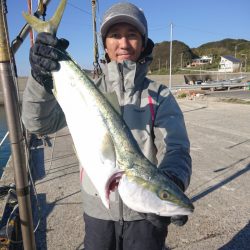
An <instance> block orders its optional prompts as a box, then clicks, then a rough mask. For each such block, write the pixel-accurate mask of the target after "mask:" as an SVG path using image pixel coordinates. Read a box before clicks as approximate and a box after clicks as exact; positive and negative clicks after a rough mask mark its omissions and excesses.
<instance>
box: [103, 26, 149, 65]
mask: <svg viewBox="0 0 250 250" xmlns="http://www.w3.org/2000/svg"><path fill="white" fill-rule="evenodd" d="M143 50H144V48H143V46H142V36H141V34H140V33H139V32H138V30H137V29H136V28H135V27H134V26H132V25H130V24H126V23H119V24H115V25H114V26H112V27H111V28H110V30H109V31H108V33H107V36H106V39H105V51H106V53H108V56H109V58H110V60H111V61H117V62H122V61H124V60H131V61H134V62H136V61H137V60H138V58H139V57H140V54H141V52H142V51H143Z"/></svg>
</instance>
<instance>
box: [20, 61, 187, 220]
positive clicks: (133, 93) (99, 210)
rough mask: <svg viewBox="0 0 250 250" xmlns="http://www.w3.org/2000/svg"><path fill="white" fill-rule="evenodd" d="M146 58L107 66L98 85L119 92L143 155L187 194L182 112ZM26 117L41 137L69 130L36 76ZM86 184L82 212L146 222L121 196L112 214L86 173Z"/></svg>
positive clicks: (26, 96)
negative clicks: (150, 71)
mask: <svg viewBox="0 0 250 250" xmlns="http://www.w3.org/2000/svg"><path fill="white" fill-rule="evenodd" d="M145 59H146V60H140V62H131V61H124V62H123V63H117V62H115V61H111V62H109V63H108V64H105V65H104V67H103V74H102V76H101V77H100V78H99V79H98V80H97V81H96V85H97V86H98V87H99V89H100V90H101V91H102V92H108V93H109V92H115V93H116V95H117V98H118V102H119V106H120V110H121V115H122V117H123V119H124V121H125V122H126V124H127V125H128V127H129V128H130V130H131V132H132V134H133V136H134V137H135V139H136V141H137V143H138V145H139V147H140V149H141V150H142V152H143V153H144V155H145V156H146V157H147V158H148V159H149V160H150V161H151V162H152V163H154V164H155V165H156V166H157V167H158V168H159V169H160V170H161V171H163V172H164V173H166V174H167V175H170V176H172V177H173V179H174V180H175V181H176V182H177V184H178V185H179V186H180V187H181V188H182V189H183V190H185V189H186V188H187V187H188V185H189V182H190V176H191V157H190V153H189V150H190V143H189V139H188V135H187V131H186V127H185V122H184V118H183V114H182V112H181V110H180V108H179V106H178V104H177V102H176V100H175V98H174V96H173V95H172V94H171V92H170V91H169V89H168V88H167V87H166V86H164V85H161V84H159V83H157V82H154V81H151V80H150V79H148V78H147V77H146V74H147V70H148V64H149V63H150V62H151V58H150V57H146V58H145ZM22 119H23V123H24V125H25V127H26V128H27V129H28V130H29V131H30V132H33V133H36V134H40V135H44V134H49V133H54V132H56V131H57V130H59V129H61V128H62V127H64V126H66V121H65V117H64V114H63V111H62V110H61V108H60V106H59V105H58V103H57V102H56V100H55V98H54V96H53V95H51V94H49V93H47V92H46V91H45V89H44V88H43V87H42V86H41V85H39V84H38V83H37V82H36V81H35V80H34V79H33V78H32V77H30V78H29V80H28V83H27V86H26V89H25V92H24V96H23V112H22ZM80 168H81V167H80ZM80 171H81V170H80ZM97 174H98V173H97ZM81 183H82V195H83V208H84V212H85V213H87V214H88V215H89V216H92V217H95V218H99V219H105V220H114V221H117V220H121V219H122V220H125V221H131V220H139V219H142V218H143V217H142V215H141V214H139V213H137V212H136V211H133V210H131V209H129V208H128V207H126V205H124V204H123V203H122V201H121V200H120V198H119V195H118V192H113V193H112V194H111V196H110V209H109V210H108V209H106V208H105V207H104V205H103V204H102V202H101V200H100V197H99V195H98V193H97V191H96V189H95V188H94V186H93V184H92V183H91V180H90V179H89V178H88V176H87V175H86V174H83V175H82V178H81Z"/></svg>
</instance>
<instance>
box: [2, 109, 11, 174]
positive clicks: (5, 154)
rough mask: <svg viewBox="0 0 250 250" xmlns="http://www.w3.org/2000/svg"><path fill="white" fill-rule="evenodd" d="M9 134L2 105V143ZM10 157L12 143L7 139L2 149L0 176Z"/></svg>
mask: <svg viewBox="0 0 250 250" xmlns="http://www.w3.org/2000/svg"><path fill="white" fill-rule="evenodd" d="M7 132H8V127H7V121H6V116H5V110H4V106H3V105H0V142H1V141H2V139H3V138H4V136H5V135H6V133H7ZM9 157H10V141H9V138H8V137H7V138H6V139H5V141H4V143H3V144H2V145H1V147H0V176H2V173H3V171H4V167H5V166H6V163H7V161H8V159H9Z"/></svg>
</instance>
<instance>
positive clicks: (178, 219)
mask: <svg viewBox="0 0 250 250" xmlns="http://www.w3.org/2000/svg"><path fill="white" fill-rule="evenodd" d="M170 221H171V223H173V224H174V225H176V226H179V227H181V226H184V225H185V224H186V223H187V221H188V216H187V215H176V216H172V217H171V219H170Z"/></svg>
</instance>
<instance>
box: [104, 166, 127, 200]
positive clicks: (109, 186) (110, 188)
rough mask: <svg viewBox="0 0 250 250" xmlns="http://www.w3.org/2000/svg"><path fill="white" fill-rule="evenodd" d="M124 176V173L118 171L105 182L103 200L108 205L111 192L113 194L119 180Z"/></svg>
mask: <svg viewBox="0 0 250 250" xmlns="http://www.w3.org/2000/svg"><path fill="white" fill-rule="evenodd" d="M123 174H124V171H122V170H119V171H118V172H115V173H114V174H113V175H112V176H111V177H110V178H109V180H108V181H107V183H106V188H105V191H106V193H105V196H106V197H105V198H106V200H107V203H108V204H109V196H110V193H111V192H114V191H115V190H116V189H117V188H118V185H119V182H120V179H121V178H122V176H123Z"/></svg>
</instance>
